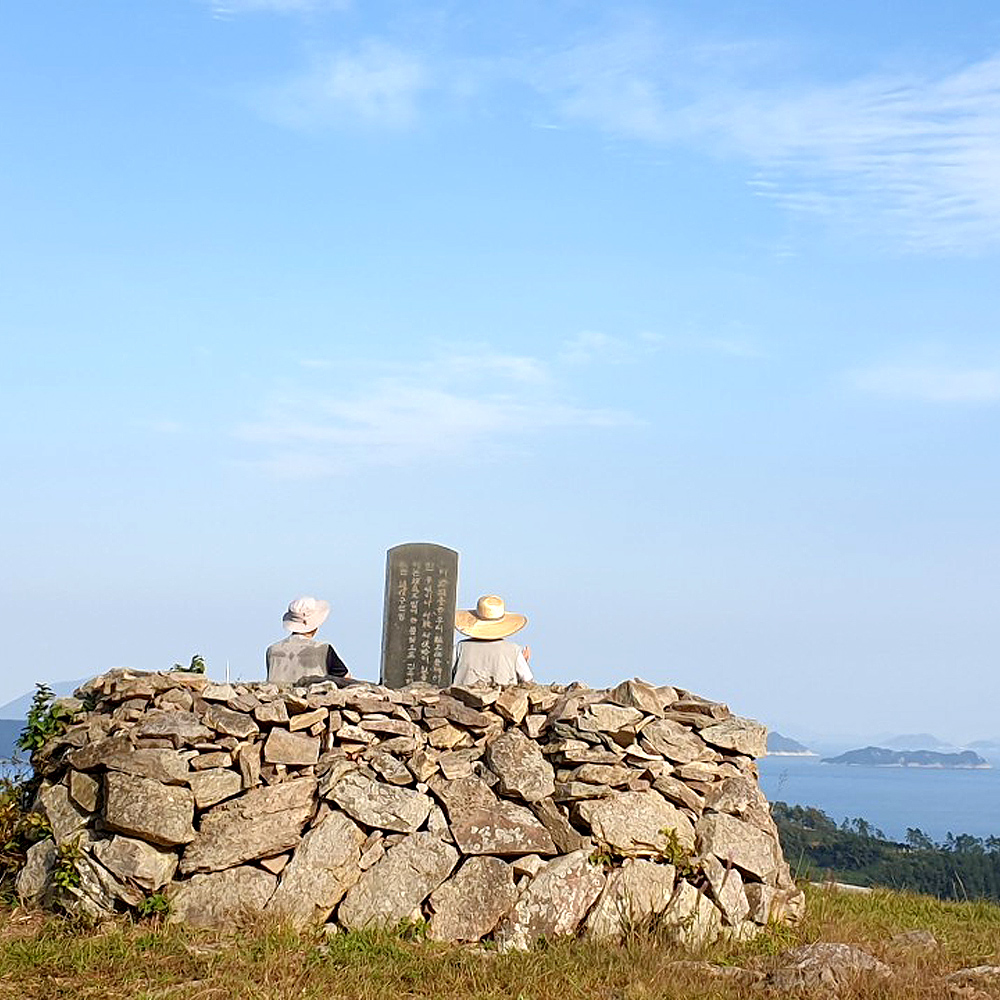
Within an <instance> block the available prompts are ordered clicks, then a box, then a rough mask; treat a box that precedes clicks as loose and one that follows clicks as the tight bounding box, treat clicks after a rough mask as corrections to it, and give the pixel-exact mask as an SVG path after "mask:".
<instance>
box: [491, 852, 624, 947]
mask: <svg viewBox="0 0 1000 1000" xmlns="http://www.w3.org/2000/svg"><path fill="white" fill-rule="evenodd" d="M603 887H604V876H603V875H602V874H601V873H600V872H599V871H598V870H597V869H596V868H595V867H594V866H593V865H591V864H590V862H589V861H588V859H587V854H586V852H585V851H574V852H573V853H572V854H566V855H563V856H562V857H559V858H553V860H552V861H550V862H549V863H548V864H547V865H546V866H545V867H544V868H543V869H541V871H539V873H538V874H537V875H536V876H535V877H534V878H533V879H532V880H531V882H530V883H529V885H528V887H527V888H526V889H525V890H524V891H523V892H522V893H521V895H520V897H519V898H518V900H517V902H516V903H515V904H514V907H513V909H512V910H511V912H510V913H509V914H508V915H507V916H506V917H504V919H503V920H502V921H501V922H500V926H499V928H498V929H497V933H496V940H497V943H498V945H499V946H500V949H501V951H510V950H512V949H518V950H527V949H528V948H530V947H531V946H532V945H533V944H534V943H535V942H536V941H537V940H538V939H539V938H543V937H544V938H553V937H561V936H562V935H565V934H572V933H574V932H575V931H576V929H577V927H578V926H579V925H580V922H581V921H582V920H583V918H584V916H585V915H586V913H587V910H589V909H590V907H591V906H592V905H593V903H594V901H595V900H596V899H597V897H598V896H599V895H600V894H601V889H602V888H603Z"/></svg>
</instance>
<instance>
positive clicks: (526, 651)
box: [521, 646, 531, 663]
mask: <svg viewBox="0 0 1000 1000" xmlns="http://www.w3.org/2000/svg"><path fill="white" fill-rule="evenodd" d="M521 655H522V656H523V657H524V662H525V663H527V662H528V660H530V659H531V647H530V646H525V647H524V649H522V650H521Z"/></svg>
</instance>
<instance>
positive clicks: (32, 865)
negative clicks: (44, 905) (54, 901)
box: [14, 837, 59, 905]
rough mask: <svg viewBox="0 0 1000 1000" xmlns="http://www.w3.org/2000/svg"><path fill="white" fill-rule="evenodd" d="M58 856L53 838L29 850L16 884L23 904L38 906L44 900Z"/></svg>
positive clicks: (41, 841) (47, 838) (42, 841)
mask: <svg viewBox="0 0 1000 1000" xmlns="http://www.w3.org/2000/svg"><path fill="white" fill-rule="evenodd" d="M58 856H59V852H58V851H57V849H56V845H55V841H53V840H52V838H51V837H46V838H45V839H44V840H40V841H39V842H38V843H37V844H33V845H32V846H31V847H29V848H28V854H27V857H26V858H25V861H24V867H23V868H22V869H21V870H20V871H19V872H18V873H17V880H16V881H15V883H14V887H15V888H16V889H17V894H18V896H19V897H20V898H21V902H23V903H27V904H29V905H37V904H39V903H41V902H42V901H43V900H44V898H45V895H46V893H47V892H48V890H49V878H50V876H51V874H52V869H53V868H54V867H55V863H56V858H58Z"/></svg>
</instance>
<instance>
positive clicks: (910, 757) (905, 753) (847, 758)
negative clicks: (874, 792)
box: [821, 747, 993, 769]
mask: <svg viewBox="0 0 1000 1000" xmlns="http://www.w3.org/2000/svg"><path fill="white" fill-rule="evenodd" d="M821 763H823V764H848V765H855V766H859V765H863V766H866V767H940V768H953V769H969V768H989V767H992V766H993V765H992V764H990V762H989V761H987V760H986V759H984V758H983V757H980V756H979V754H977V753H974V752H973V751H972V750H962V751H961V752H958V753H940V752H938V751H937V750H889V749H887V748H886V747H865V748H864V749H862V750H848V751H847V753H842V754H841V755H840V756H839V757H824V758H823V759H822V761H821Z"/></svg>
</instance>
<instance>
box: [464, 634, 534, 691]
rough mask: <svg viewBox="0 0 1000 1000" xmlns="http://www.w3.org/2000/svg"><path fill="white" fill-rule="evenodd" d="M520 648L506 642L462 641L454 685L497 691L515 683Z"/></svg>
mask: <svg viewBox="0 0 1000 1000" xmlns="http://www.w3.org/2000/svg"><path fill="white" fill-rule="evenodd" d="M520 652H521V647H520V646H518V645H517V644H516V643H513V642H509V641H508V640H507V639H489V640H484V639H463V640H462V641H461V642H460V643H459V644H458V659H457V660H456V661H455V683H456V684H464V685H465V686H466V687H496V686H497V685H498V684H499V685H504V686H507V685H510V684H516V683H517V654H518V653H520Z"/></svg>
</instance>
